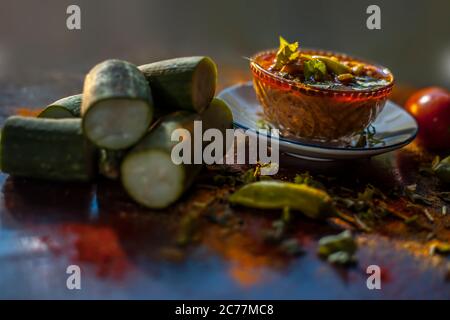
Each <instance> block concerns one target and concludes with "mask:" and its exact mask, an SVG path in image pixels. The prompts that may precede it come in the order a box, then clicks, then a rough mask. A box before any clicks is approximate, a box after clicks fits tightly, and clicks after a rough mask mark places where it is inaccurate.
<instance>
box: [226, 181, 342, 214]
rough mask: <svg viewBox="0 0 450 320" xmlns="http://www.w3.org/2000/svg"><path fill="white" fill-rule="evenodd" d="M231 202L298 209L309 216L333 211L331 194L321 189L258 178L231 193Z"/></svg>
mask: <svg viewBox="0 0 450 320" xmlns="http://www.w3.org/2000/svg"><path fill="white" fill-rule="evenodd" d="M229 201H230V203H232V204H238V205H243V206H246V207H251V208H257V209H285V208H289V209H292V210H298V211H301V212H302V213H304V214H305V215H306V216H308V217H310V218H321V217H326V216H329V215H333V214H335V212H336V211H335V209H334V207H333V204H332V199H331V197H330V196H329V195H328V194H327V193H326V192H325V191H323V190H319V189H316V188H313V187H309V186H307V185H303V184H295V183H290V182H283V181H276V180H271V181H258V182H253V183H250V184H247V185H245V186H243V187H242V188H241V189H239V190H238V191H236V192H235V193H233V194H232V195H231V196H230V198H229Z"/></svg>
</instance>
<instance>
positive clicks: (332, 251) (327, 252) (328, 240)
mask: <svg viewBox="0 0 450 320" xmlns="http://www.w3.org/2000/svg"><path fill="white" fill-rule="evenodd" d="M357 248H358V246H357V244H356V241H355V239H354V238H353V236H352V234H351V232H350V231H348V230H345V231H344V232H342V233H340V234H338V235H332V236H326V237H323V238H321V239H320V240H319V248H318V254H319V256H321V257H323V258H327V260H328V261H329V262H330V263H335V264H340V265H348V264H352V263H355V262H356V258H355V256H354V254H355V252H356V250H357Z"/></svg>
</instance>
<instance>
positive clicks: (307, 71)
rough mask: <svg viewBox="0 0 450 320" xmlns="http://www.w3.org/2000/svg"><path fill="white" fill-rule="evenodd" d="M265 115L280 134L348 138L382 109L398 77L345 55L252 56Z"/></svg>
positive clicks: (287, 51) (294, 48)
mask: <svg viewBox="0 0 450 320" xmlns="http://www.w3.org/2000/svg"><path fill="white" fill-rule="evenodd" d="M250 68H251V71H252V74H253V84H254V87H255V91H256V94H257V97H258V99H259V101H260V103H261V104H262V106H263V109H264V116H265V118H266V120H267V121H268V122H269V123H270V124H271V125H272V126H274V127H276V128H278V129H280V131H281V134H283V135H288V136H289V135H290V136H294V137H297V138H301V139H306V140H312V141H317V142H339V141H349V140H351V138H352V137H354V136H355V135H357V134H360V133H361V132H362V131H364V130H365V129H366V128H367V127H368V126H369V125H370V124H371V123H372V122H373V121H374V120H375V118H376V117H377V116H378V114H379V113H380V112H381V110H382V109H383V107H384V105H385V103H386V100H387V97H388V95H389V93H390V92H391V90H392V86H393V84H394V77H393V75H392V73H391V72H390V71H389V70H388V69H387V68H384V67H382V66H379V65H376V64H372V63H369V62H366V61H363V60H361V59H357V58H354V57H350V56H348V55H345V54H340V53H335V52H330V51H322V50H310V49H302V50H300V49H299V47H298V43H297V42H296V43H292V44H290V43H288V42H287V41H286V40H284V39H283V38H282V37H280V48H279V49H278V50H269V51H264V52H260V53H258V54H256V55H255V56H253V57H252V58H251V59H250Z"/></svg>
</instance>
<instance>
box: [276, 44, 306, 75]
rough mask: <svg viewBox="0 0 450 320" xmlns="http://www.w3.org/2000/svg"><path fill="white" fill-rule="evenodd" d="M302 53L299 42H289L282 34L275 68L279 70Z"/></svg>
mask: <svg viewBox="0 0 450 320" xmlns="http://www.w3.org/2000/svg"><path fill="white" fill-rule="evenodd" d="M299 55H300V51H298V42H293V43H289V42H287V41H286V39H284V38H283V37H282V36H280V47H279V49H278V51H277V55H276V58H275V65H274V68H275V69H277V70H279V69H281V68H282V67H284V66H285V65H287V64H289V63H291V62H293V61H295V60H296V59H297V58H298V57H299Z"/></svg>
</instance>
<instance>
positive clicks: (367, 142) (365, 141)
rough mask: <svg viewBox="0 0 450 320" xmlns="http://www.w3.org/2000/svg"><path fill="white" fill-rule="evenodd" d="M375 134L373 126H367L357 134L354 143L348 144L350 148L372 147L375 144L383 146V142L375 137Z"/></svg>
mask: <svg viewBox="0 0 450 320" xmlns="http://www.w3.org/2000/svg"><path fill="white" fill-rule="evenodd" d="M376 134H377V130H376V128H375V127H374V126H373V125H369V126H368V127H367V128H366V129H365V130H363V131H362V132H360V133H359V138H358V140H356V142H355V143H353V144H350V147H354V148H365V147H373V146H375V145H377V144H382V145H384V144H385V142H384V140H382V139H378V138H376V137H375V135H376Z"/></svg>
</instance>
